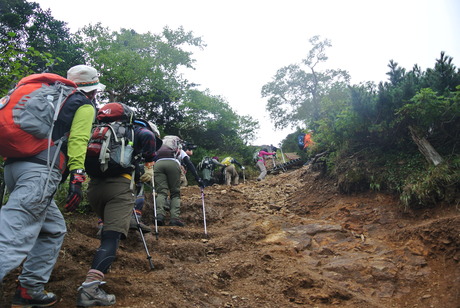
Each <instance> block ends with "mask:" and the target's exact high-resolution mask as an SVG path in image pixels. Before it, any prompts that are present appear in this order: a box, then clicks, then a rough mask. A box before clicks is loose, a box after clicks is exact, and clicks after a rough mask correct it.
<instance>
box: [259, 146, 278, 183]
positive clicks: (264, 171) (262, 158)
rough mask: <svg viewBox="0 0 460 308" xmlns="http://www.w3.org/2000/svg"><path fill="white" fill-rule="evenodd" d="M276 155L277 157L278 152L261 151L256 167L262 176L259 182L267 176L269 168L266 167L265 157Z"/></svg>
mask: <svg viewBox="0 0 460 308" xmlns="http://www.w3.org/2000/svg"><path fill="white" fill-rule="evenodd" d="M269 155H274V156H276V152H267V150H266V149H262V150H260V151H259V154H258V155H257V163H256V166H257V168H259V170H260V174H259V176H258V177H257V181H262V180H263V179H264V178H265V176H267V167H266V165H265V156H269Z"/></svg>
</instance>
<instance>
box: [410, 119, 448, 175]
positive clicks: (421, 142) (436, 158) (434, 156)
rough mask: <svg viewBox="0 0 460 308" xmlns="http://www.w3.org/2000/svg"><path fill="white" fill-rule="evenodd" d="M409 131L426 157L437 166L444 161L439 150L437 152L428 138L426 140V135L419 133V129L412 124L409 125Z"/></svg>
mask: <svg viewBox="0 0 460 308" xmlns="http://www.w3.org/2000/svg"><path fill="white" fill-rule="evenodd" d="M409 131H410V134H411V136H412V140H414V142H415V143H416V144H417V146H418V150H419V151H420V152H421V153H422V154H423V156H424V157H425V159H426V160H427V161H428V162H429V163H432V164H434V165H435V166H437V165H439V164H440V163H441V162H442V157H441V155H439V153H438V152H436V150H435V149H434V148H433V146H432V145H431V144H430V143H429V142H428V140H426V138H425V137H421V136H420V135H419V134H418V133H417V130H416V129H414V128H413V127H412V126H409Z"/></svg>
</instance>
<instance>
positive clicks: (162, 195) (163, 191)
mask: <svg viewBox="0 0 460 308" xmlns="http://www.w3.org/2000/svg"><path fill="white" fill-rule="evenodd" d="M155 160H156V162H155V173H154V174H155V175H154V179H155V190H156V192H157V197H156V204H157V217H156V218H155V219H156V220H157V224H158V226H164V225H165V216H166V210H165V208H166V207H167V198H168V195H169V198H170V206H169V213H170V221H169V225H170V226H178V227H183V226H184V225H185V224H184V223H183V222H182V221H181V220H180V206H181V200H180V181H181V179H180V178H181V169H180V166H181V162H184V164H185V166H187V170H189V171H190V172H192V174H193V176H194V177H195V180H196V181H197V183H198V185H199V186H200V187H204V184H203V180H202V179H201V178H200V177H199V175H198V173H197V172H196V169H195V166H194V165H193V163H192V162H191V160H190V157H189V156H188V155H187V153H186V152H185V151H184V150H183V149H182V140H181V139H180V138H179V137H178V136H165V137H164V138H163V145H162V147H161V148H160V149H159V150H158V153H157V156H156V157H155Z"/></svg>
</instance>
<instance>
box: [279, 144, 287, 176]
mask: <svg viewBox="0 0 460 308" xmlns="http://www.w3.org/2000/svg"><path fill="white" fill-rule="evenodd" d="M280 150H281V157H283V164H282V165H281V168H282V169H283V171H286V159H284V153H283V148H282V147H281V144H280Z"/></svg>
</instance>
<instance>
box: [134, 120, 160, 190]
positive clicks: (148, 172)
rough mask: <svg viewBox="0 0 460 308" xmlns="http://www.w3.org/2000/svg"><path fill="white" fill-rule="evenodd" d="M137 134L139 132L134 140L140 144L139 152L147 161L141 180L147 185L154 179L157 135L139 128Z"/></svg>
mask: <svg viewBox="0 0 460 308" xmlns="http://www.w3.org/2000/svg"><path fill="white" fill-rule="evenodd" d="M135 132H137V136H135V138H134V139H135V143H138V144H139V146H138V151H140V153H141V155H142V157H143V158H144V161H145V164H144V174H142V175H141V177H140V178H139V180H140V181H142V182H145V183H147V182H150V181H151V180H152V177H153V165H154V162H153V159H154V157H155V154H156V152H155V150H156V144H155V135H154V134H153V132H151V131H150V130H148V129H146V128H143V127H141V128H139V129H138V130H136V131H135ZM136 137H137V138H136ZM135 146H136V145H135Z"/></svg>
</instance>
